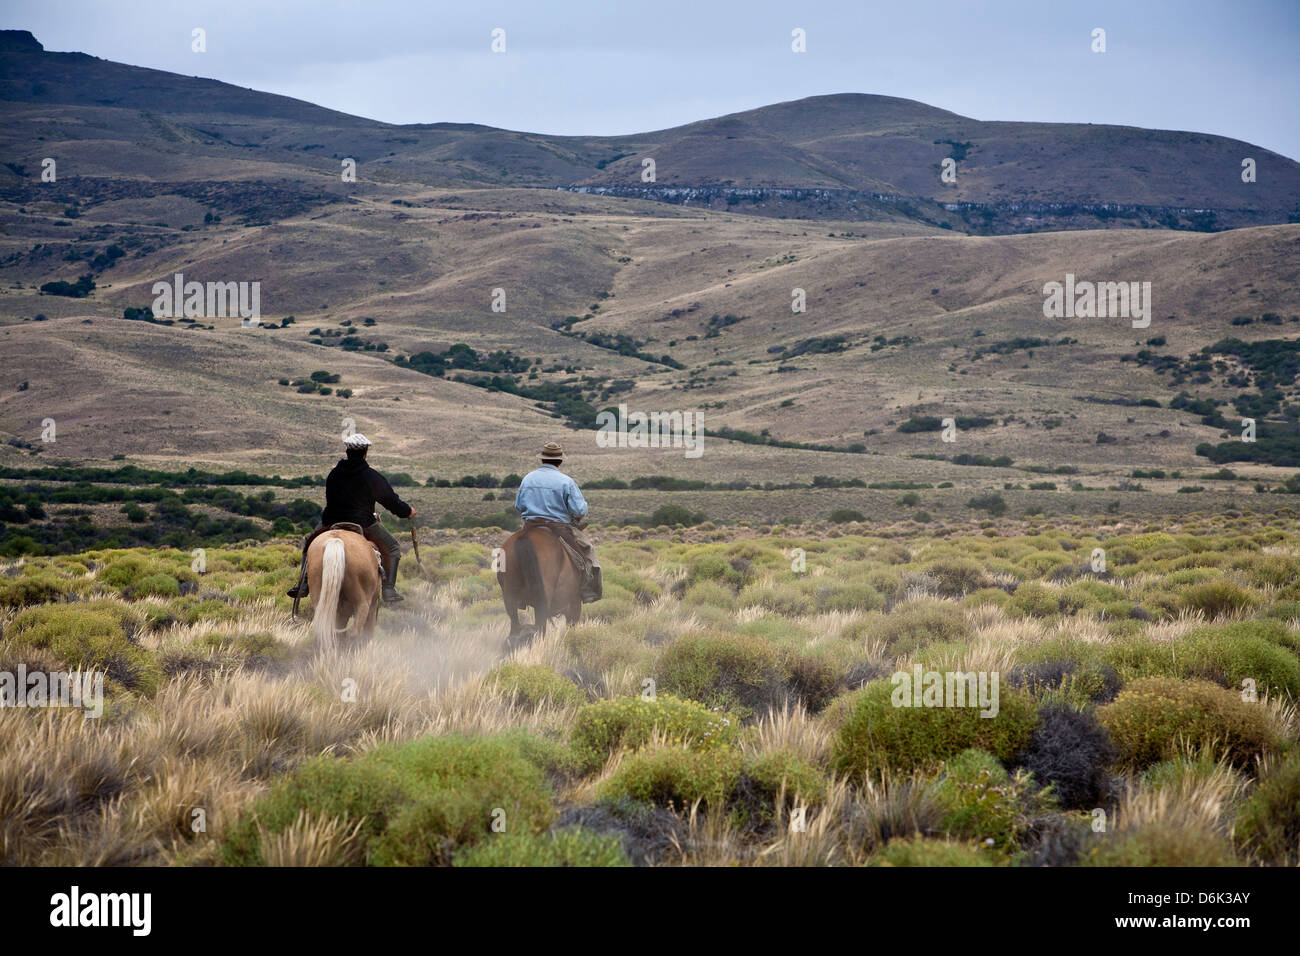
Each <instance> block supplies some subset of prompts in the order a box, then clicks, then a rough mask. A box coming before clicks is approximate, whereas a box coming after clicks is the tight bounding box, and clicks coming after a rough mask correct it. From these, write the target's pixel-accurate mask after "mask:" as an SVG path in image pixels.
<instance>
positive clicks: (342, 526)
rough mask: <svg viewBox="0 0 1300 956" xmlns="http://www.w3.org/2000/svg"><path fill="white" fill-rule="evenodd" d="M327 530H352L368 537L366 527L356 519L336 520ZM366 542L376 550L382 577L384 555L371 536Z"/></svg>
mask: <svg viewBox="0 0 1300 956" xmlns="http://www.w3.org/2000/svg"><path fill="white" fill-rule="evenodd" d="M325 530H326V531H351V532H352V533H354V534H359V535H361V537H363V538H366V529H365V528H363V527H361V525H359V524H357V523H356V522H355V521H336V522H335V523H334V524H332V525H330V526H329V527H328V528H326V529H325ZM366 543H367V544H369V545H370V550H371V551H373V552H375V563H376V564H378V565H379V576H380V577H381V578H382V577H383V576H384V556H383V554H382V553H380V551H379V549H378V548H376V547H375V543H374V542H373V541H371V540H370V539H369V538H366Z"/></svg>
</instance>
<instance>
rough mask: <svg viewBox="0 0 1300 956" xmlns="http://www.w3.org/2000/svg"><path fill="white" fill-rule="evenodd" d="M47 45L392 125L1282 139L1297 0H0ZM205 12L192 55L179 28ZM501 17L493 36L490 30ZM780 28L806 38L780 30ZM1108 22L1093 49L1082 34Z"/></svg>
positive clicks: (1297, 67) (1296, 137)
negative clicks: (768, 117) (1061, 131)
mask: <svg viewBox="0 0 1300 956" xmlns="http://www.w3.org/2000/svg"><path fill="white" fill-rule="evenodd" d="M0 22H2V23H3V25H4V26H5V27H7V28H20V29H28V30H31V31H32V32H33V33H35V34H36V36H37V38H38V39H40V40H41V42H43V43H44V44H45V46H46V49H50V50H78V51H82V52H85V53H90V54H93V55H95V56H99V57H103V58H105V59H110V60H118V61H121V62H125V63H132V64H135V65H139V66H150V67H155V68H157V69H163V70H172V71H175V72H178V73H186V74H192V75H198V76H209V77H215V78H216V79H220V80H225V81H227V82H230V83H235V84H238V85H240V86H247V87H252V88H254V89H259V90H266V91H268V92H274V93H283V94H286V95H289V96H296V97H299V98H301V99H305V100H309V101H311V102H314V103H319V104H321V105H323V106H328V107H331V108H334V109H339V110H344V111H346V112H349V113H355V114H357V115H361V116H368V117H371V118H374V119H380V120H385V121H388V122H393V123H416V122H426V123H428V122H440V121H453V122H475V123H484V124H487V125H491V126H501V127H506V128H509V129H521V130H529V131H535V132H544V133H592V134H616V133H632V132H640V131H646V130H652V129H660V128H663V127H666V126H675V125H678V124H681V123H686V122H690V121H693V120H697V119H704V118H706V117H710V116H717V115H720V114H723V113H729V112H735V111H737V110H742V109H749V108H752V107H756V106H763V105H766V104H769V103H775V102H781V101H783V100H791V99H798V98H800V97H803V96H811V95H814V94H821V93H845V92H857V93H884V94H888V95H892V96H903V97H908V98H910V99H916V100H921V101H923V102H925V103H929V104H931V105H933V106H938V107H942V108H944V109H949V110H953V111H954V112H957V113H962V114H965V115H967V116H973V117H975V118H977V119H985V120H1032V121H1050V122H1091V123H1118V124H1126V125H1133V126H1146V127H1157V128H1163V129H1182V130H1197V131H1201V132H1208V133H1217V134H1220V135H1224V136H1232V137H1235V138H1238V139H1243V140H1246V141H1248V142H1251V143H1255V144H1257V145H1260V146H1263V147H1265V148H1268V149H1272V150H1275V151H1277V152H1280V153H1283V154H1285V155H1287V156H1290V157H1293V158H1295V157H1300V119H1298V118H1297V117H1298V116H1300V109H1298V108H1297V95H1296V94H1297V91H1300V56H1298V55H1297V51H1300V2H1297V0H1223V2H1207V0H1185V2H1173V0H1120V2H1095V3H1080V2H1072V0H1005V2H996V0H990V2H987V3H963V2H936V0H906V2H901V3H900V2H895V3H877V2H863V0H858V2H850V0H823V2H819V0H801V2H773V0H742V2H710V0H693V2H685V0H646V2H626V0H605V2H594V0H558V2H557V0H552V2H547V0H531V2H491V0H486V2H477V0H471V2H465V3H444V2H421V0H366V2H359V0H311V2H307V0H285V2H276V0H271V2H267V0H202V2H188V0H117V2H104V0H6V3H5V9H4V11H3V12H2V13H0ZM194 27H203V28H204V29H205V30H206V31H207V45H208V49H207V52H206V53H203V54H197V53H193V52H191V50H190V31H191V30H192V28H194ZM496 27H500V28H503V29H504V30H505V31H506V52H505V54H493V53H492V52H491V50H490V48H489V46H490V43H491V31H492V30H493V29H494V28H496ZM795 27H801V28H803V29H804V30H805V31H806V33H807V52H806V53H803V54H795V53H792V52H791V49H790V40H791V38H790V34H791V30H792V29H794V28H795ZM1095 27H1101V28H1103V29H1105V30H1106V39H1107V52H1106V53H1104V54H1098V53H1093V52H1092V51H1091V49H1090V45H1091V42H1092V41H1091V33H1092V30H1093V29H1094V28H1095Z"/></svg>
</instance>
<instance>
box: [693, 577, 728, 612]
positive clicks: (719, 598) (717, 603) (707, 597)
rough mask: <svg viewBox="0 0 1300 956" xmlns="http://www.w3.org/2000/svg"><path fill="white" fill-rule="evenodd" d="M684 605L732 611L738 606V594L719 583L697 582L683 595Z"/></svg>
mask: <svg viewBox="0 0 1300 956" xmlns="http://www.w3.org/2000/svg"><path fill="white" fill-rule="evenodd" d="M682 604H684V605H686V606H687V607H719V608H724V609H726V610H731V609H732V608H734V607H735V606H736V593H735V592H734V591H732V590H731V588H729V587H726V586H725V585H722V584H719V583H718V582H717V581H696V582H695V583H694V584H692V585H691V586H690V587H688V588H687V589H686V591H685V593H684V594H683V595H682Z"/></svg>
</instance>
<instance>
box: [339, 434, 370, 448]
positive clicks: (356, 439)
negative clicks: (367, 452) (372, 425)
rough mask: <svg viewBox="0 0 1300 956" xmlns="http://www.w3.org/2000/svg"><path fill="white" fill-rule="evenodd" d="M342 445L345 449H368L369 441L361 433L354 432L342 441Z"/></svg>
mask: <svg viewBox="0 0 1300 956" xmlns="http://www.w3.org/2000/svg"><path fill="white" fill-rule="evenodd" d="M343 444H344V446H345V447H347V448H369V447H370V439H369V438H367V437H366V436H365V435H363V434H361V432H354V433H353V434H351V435H349V436H348V437H347V438H345V439H343Z"/></svg>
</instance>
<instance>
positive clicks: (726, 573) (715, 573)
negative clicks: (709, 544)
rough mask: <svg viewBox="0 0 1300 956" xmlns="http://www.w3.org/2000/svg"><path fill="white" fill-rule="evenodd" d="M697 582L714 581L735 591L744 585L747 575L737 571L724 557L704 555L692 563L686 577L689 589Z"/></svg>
mask: <svg viewBox="0 0 1300 956" xmlns="http://www.w3.org/2000/svg"><path fill="white" fill-rule="evenodd" d="M697 581H713V582H716V583H717V584H723V585H726V586H727V587H729V588H731V589H732V590H733V591H735V590H739V589H740V588H741V587H742V586H743V585H744V583H745V575H744V574H743V573H742V572H740V571H738V570H736V568H734V567H733V566H732V565H731V564H730V563H728V561H727V559H726V558H724V557H723V556H722V555H720V554H703V555H700V556H699V557H698V558H696V559H695V560H694V561H693V562H692V563H691V568H690V572H689V573H688V574H687V576H686V586H687V587H688V588H689V587H690V586H691V585H692V584H695V583H696V582H697Z"/></svg>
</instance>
